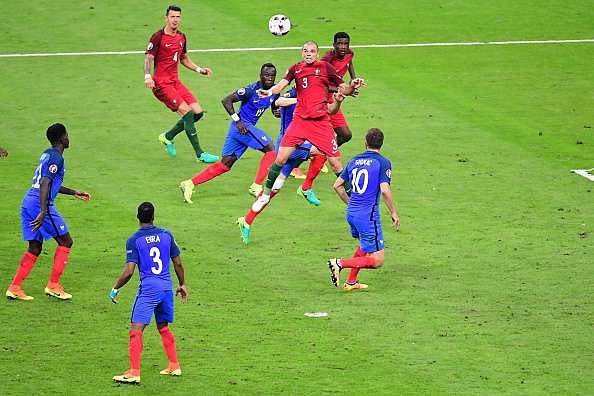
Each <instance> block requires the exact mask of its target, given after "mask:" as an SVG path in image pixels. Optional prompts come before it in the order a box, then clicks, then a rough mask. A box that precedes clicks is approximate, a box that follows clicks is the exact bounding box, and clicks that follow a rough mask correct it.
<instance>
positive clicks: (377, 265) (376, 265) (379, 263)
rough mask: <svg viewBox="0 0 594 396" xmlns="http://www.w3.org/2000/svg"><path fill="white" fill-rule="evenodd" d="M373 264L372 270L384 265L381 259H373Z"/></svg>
mask: <svg viewBox="0 0 594 396" xmlns="http://www.w3.org/2000/svg"><path fill="white" fill-rule="evenodd" d="M374 259H375V263H374V264H373V268H379V267H381V266H383V265H384V258H383V257H381V256H380V257H377V256H376V257H374Z"/></svg>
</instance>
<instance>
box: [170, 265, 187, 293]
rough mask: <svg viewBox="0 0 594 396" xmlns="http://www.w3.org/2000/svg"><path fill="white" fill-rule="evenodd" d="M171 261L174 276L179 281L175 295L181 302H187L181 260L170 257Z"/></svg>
mask: <svg viewBox="0 0 594 396" xmlns="http://www.w3.org/2000/svg"><path fill="white" fill-rule="evenodd" d="M171 260H172V261H173V269H174V270H175V275H177V280H178V281H179V286H178V287H177V289H175V295H178V294H179V295H180V296H181V298H182V302H183V303H186V302H188V289H187V288H186V280H185V275H184V266H183V265H182V262H181V259H180V258H179V256H175V257H172V258H171Z"/></svg>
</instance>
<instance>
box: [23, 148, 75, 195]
mask: <svg viewBox="0 0 594 396" xmlns="http://www.w3.org/2000/svg"><path fill="white" fill-rule="evenodd" d="M65 171H66V169H65V167H64V157H62V154H61V153H60V150H58V149H57V148H55V147H51V148H49V149H47V150H45V151H44V152H43V153H42V154H41V157H40V158H39V164H38V165H37V168H36V169H35V172H34V173H33V183H32V184H31V188H29V191H27V194H25V198H24V199H23V206H31V205H39V189H40V187H41V178H43V177H47V178H49V179H50V185H49V188H50V191H49V196H48V200H49V202H48V204H49V205H53V204H54V199H55V198H56V195H58V191H60V187H62V182H63V181H64V172H65Z"/></svg>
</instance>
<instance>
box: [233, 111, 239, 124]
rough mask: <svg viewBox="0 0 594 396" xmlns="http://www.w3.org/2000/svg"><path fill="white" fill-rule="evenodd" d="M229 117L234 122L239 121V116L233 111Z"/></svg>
mask: <svg viewBox="0 0 594 396" xmlns="http://www.w3.org/2000/svg"><path fill="white" fill-rule="evenodd" d="M231 119H232V120H233V121H235V122H237V121H239V116H238V115H237V113H233V114H231Z"/></svg>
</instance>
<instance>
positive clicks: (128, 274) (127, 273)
mask: <svg viewBox="0 0 594 396" xmlns="http://www.w3.org/2000/svg"><path fill="white" fill-rule="evenodd" d="M134 267H136V263H133V262H128V263H126V265H125V266H124V269H123V271H122V274H121V275H120V277H119V278H118V280H117V281H116V283H115V285H114V286H113V288H112V289H111V292H109V298H111V301H112V302H113V303H114V304H117V303H118V300H116V297H117V295H118V293H119V292H120V289H121V288H122V287H124V285H125V284H126V283H128V281H129V280H130V278H132V275H133V274H134Z"/></svg>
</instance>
